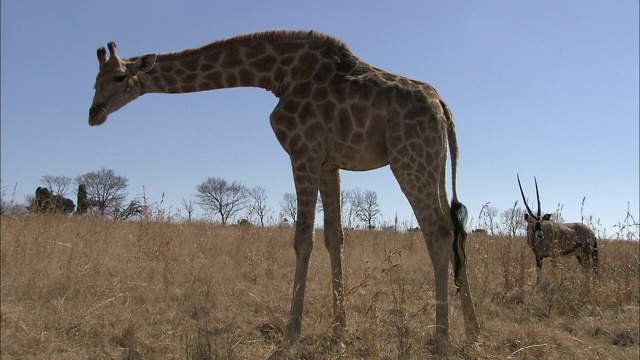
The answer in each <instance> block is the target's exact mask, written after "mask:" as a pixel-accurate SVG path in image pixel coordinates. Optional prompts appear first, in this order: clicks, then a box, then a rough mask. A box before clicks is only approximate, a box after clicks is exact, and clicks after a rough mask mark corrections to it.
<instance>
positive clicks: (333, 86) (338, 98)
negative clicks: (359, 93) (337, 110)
mask: <svg viewBox="0 0 640 360" xmlns="http://www.w3.org/2000/svg"><path fill="white" fill-rule="evenodd" d="M329 94H331V97H332V98H333V100H334V101H335V102H337V103H339V104H343V103H345V102H347V92H346V89H345V87H344V85H342V82H341V81H340V79H339V78H337V76H334V78H333V79H331V82H330V83H329Z"/></svg>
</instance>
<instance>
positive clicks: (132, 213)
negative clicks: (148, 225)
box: [109, 198, 145, 220]
mask: <svg viewBox="0 0 640 360" xmlns="http://www.w3.org/2000/svg"><path fill="white" fill-rule="evenodd" d="M144 211H145V206H144V205H143V204H142V202H141V201H140V200H139V199H137V198H136V199H133V200H131V201H130V202H129V203H125V202H124V198H123V199H122V200H118V201H116V202H115V203H114V204H113V206H111V207H110V208H109V215H111V217H112V218H114V219H116V220H128V219H132V218H137V217H141V216H142V213H143V212H144Z"/></svg>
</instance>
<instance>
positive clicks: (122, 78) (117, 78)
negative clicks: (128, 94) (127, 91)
mask: <svg viewBox="0 0 640 360" xmlns="http://www.w3.org/2000/svg"><path fill="white" fill-rule="evenodd" d="M125 80H127V75H116V76H114V77H113V81H115V82H123V81H125Z"/></svg>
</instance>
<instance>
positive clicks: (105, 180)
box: [75, 168, 129, 217]
mask: <svg viewBox="0 0 640 360" xmlns="http://www.w3.org/2000/svg"><path fill="white" fill-rule="evenodd" d="M75 182H76V184H78V187H79V185H81V184H82V185H84V186H85V190H86V195H87V198H88V199H89V200H88V202H89V203H90V204H91V205H94V206H96V207H97V210H98V213H99V214H100V216H102V217H104V215H105V214H110V213H111V212H112V211H113V210H114V209H115V208H116V207H118V206H120V205H121V204H123V203H124V200H125V199H126V198H127V195H128V194H127V192H126V190H127V184H128V183H129V180H127V178H125V177H124V176H120V175H117V174H116V173H115V171H113V170H111V169H105V168H101V169H100V170H99V171H97V172H89V173H86V174H84V175H80V176H78V177H76V179H75Z"/></svg>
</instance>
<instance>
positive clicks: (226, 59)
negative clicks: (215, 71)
mask: <svg viewBox="0 0 640 360" xmlns="http://www.w3.org/2000/svg"><path fill="white" fill-rule="evenodd" d="M243 63H244V59H243V58H242V56H240V51H239V50H238V49H230V50H228V51H226V52H224V56H223V57H222V61H221V62H220V66H222V67H223V68H225V69H234V68H236V67H238V66H240V65H242V64H243Z"/></svg>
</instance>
